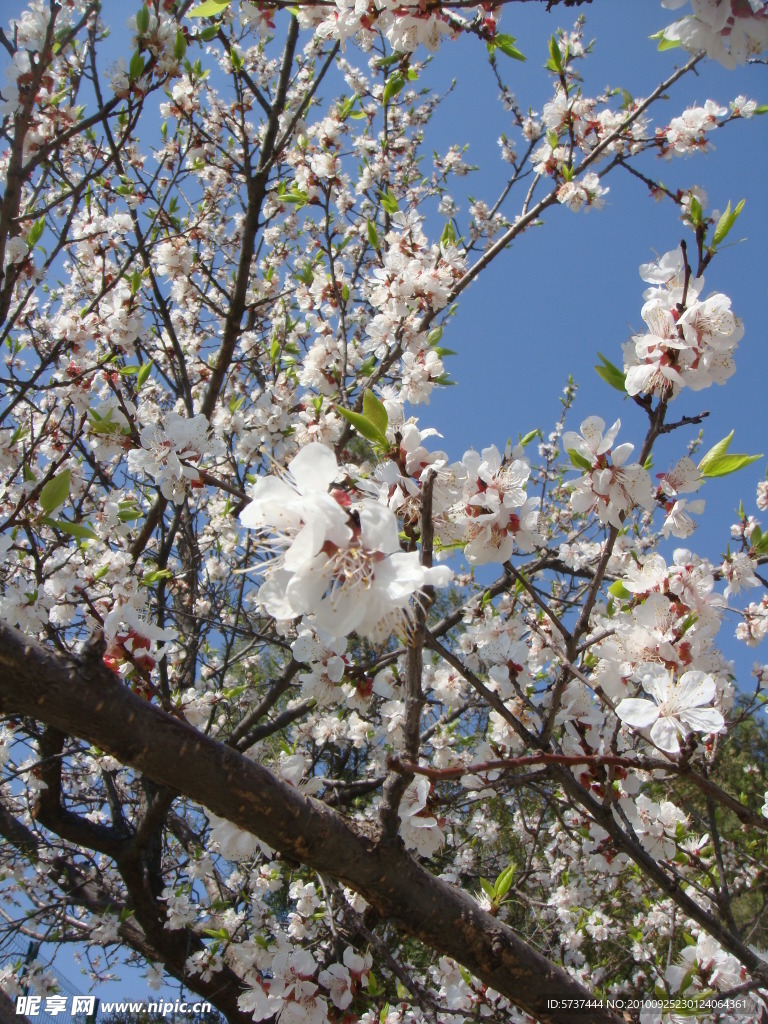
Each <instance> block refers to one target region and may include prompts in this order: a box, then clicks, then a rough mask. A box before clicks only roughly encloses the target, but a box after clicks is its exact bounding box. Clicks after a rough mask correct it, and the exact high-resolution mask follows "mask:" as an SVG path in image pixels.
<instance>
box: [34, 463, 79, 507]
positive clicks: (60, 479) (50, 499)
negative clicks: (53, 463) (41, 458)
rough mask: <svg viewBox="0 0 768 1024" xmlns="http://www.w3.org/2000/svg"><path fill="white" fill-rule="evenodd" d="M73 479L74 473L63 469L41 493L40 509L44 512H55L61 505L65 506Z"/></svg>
mask: <svg viewBox="0 0 768 1024" xmlns="http://www.w3.org/2000/svg"><path fill="white" fill-rule="evenodd" d="M71 479H72V471H71V470H69V469H62V471H61V472H60V473H57V474H56V476H55V477H54V478H53V479H52V480H49V481H48V483H47V484H46V485H45V487H43V489H42V491H40V507H41V508H42V510H43V512H53V510H54V509H55V508H58V507H59V505H63V504H64V502H65V501H66V500H67V498H68V497H69V484H70V481H71Z"/></svg>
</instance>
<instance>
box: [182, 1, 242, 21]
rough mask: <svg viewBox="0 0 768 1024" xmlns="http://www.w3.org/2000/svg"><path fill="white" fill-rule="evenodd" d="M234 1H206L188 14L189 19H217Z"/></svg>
mask: <svg viewBox="0 0 768 1024" xmlns="http://www.w3.org/2000/svg"><path fill="white" fill-rule="evenodd" d="M231 2H232V0H204V2H203V3H201V4H198V5H197V7H193V8H192V10H191V11H188V12H187V17H189V18H215V17H216V15H217V14H221V12H222V11H224V10H226V9H227V7H229V5H230V3H231Z"/></svg>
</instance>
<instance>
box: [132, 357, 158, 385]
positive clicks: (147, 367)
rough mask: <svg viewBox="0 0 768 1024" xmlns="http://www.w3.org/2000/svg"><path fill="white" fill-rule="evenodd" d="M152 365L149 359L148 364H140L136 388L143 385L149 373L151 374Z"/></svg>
mask: <svg viewBox="0 0 768 1024" xmlns="http://www.w3.org/2000/svg"><path fill="white" fill-rule="evenodd" d="M153 365H154V364H153V363H152V360H151V359H150V361H149V362H148V363H142V364H141V368H140V369H139V372H138V374H137V375H136V387H137V388H140V387H141V385H142V384H143V383H144V381H145V380H146V379H147V377H148V376H149V375H150V373H151V372H152V366H153Z"/></svg>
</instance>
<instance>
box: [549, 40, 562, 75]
mask: <svg viewBox="0 0 768 1024" xmlns="http://www.w3.org/2000/svg"><path fill="white" fill-rule="evenodd" d="M549 59H550V60H551V61H552V63H553V65H554V67H555V70H556V71H562V68H563V55H562V53H560V47H559V45H558V42H557V39H556V38H555V37H554V36H552V38H551V39H550V40H549Z"/></svg>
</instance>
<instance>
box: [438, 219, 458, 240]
mask: <svg viewBox="0 0 768 1024" xmlns="http://www.w3.org/2000/svg"><path fill="white" fill-rule="evenodd" d="M440 242H441V244H442V245H456V229H455V228H454V226H453V224H452V223H451V222H450V221H448V222H447V223H446V225H445V227H444V228H443V233H442V235H440Z"/></svg>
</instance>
